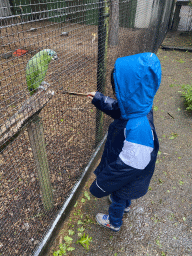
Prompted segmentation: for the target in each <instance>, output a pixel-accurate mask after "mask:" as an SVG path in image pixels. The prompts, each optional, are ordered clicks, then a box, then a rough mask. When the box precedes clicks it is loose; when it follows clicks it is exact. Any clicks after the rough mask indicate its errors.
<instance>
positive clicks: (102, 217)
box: [96, 213, 120, 232]
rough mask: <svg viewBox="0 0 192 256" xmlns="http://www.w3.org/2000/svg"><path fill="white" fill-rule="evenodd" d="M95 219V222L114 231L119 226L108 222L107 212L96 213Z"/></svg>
mask: <svg viewBox="0 0 192 256" xmlns="http://www.w3.org/2000/svg"><path fill="white" fill-rule="evenodd" d="M96 220H97V223H98V224H99V225H101V226H103V227H106V228H108V229H111V230H113V231H116V232H117V231H119V230H120V227H114V226H113V225H111V224H110V221H109V215H107V214H103V213H98V214H97V215H96Z"/></svg>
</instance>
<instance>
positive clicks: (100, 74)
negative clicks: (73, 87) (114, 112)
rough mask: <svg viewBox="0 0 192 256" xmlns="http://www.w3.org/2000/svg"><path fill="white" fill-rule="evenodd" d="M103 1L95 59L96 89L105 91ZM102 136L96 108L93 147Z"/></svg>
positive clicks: (105, 16)
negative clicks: (96, 56)
mask: <svg viewBox="0 0 192 256" xmlns="http://www.w3.org/2000/svg"><path fill="white" fill-rule="evenodd" d="M105 7H106V6H105V1H104V0H100V1H99V15H98V59H97V91H99V92H101V93H104V92H105V76H106V65H105V61H106V54H107V43H106V40H107V38H108V27H109V26H108V25H106V24H105V18H107V17H108V14H107V13H105V11H108V9H107V8H105ZM102 137H103V113H102V112H101V111H100V110H98V109H97V110H96V135H95V147H96V146H97V145H98V143H99V142H100V141H101V139H102Z"/></svg>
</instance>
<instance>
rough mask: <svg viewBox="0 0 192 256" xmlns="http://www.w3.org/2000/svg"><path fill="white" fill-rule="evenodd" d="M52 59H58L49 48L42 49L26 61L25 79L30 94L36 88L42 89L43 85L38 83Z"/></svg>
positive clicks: (40, 81) (41, 80)
mask: <svg viewBox="0 0 192 256" xmlns="http://www.w3.org/2000/svg"><path fill="white" fill-rule="evenodd" d="M52 59H53V60H56V59H58V58H57V54H56V52H55V51H53V50H50V49H44V50H42V51H40V52H38V53H37V54H35V55H34V56H33V57H32V58H31V59H30V60H29V61H28V63H27V67H26V80H27V86H28V90H29V91H30V95H33V93H34V92H35V91H36V90H37V89H38V88H42V89H44V88H43V86H40V85H41V83H42V82H43V81H44V78H45V76H46V73H47V69H48V65H49V63H50V61H51V60H52Z"/></svg>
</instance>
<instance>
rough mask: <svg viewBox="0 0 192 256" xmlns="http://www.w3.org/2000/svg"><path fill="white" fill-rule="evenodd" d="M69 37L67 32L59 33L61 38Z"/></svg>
mask: <svg viewBox="0 0 192 256" xmlns="http://www.w3.org/2000/svg"><path fill="white" fill-rule="evenodd" d="M68 35H69V32H62V33H61V36H68Z"/></svg>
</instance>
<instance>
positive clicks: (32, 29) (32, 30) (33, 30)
mask: <svg viewBox="0 0 192 256" xmlns="http://www.w3.org/2000/svg"><path fill="white" fill-rule="evenodd" d="M29 31H30V32H35V31H37V29H36V28H30V29H29Z"/></svg>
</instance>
